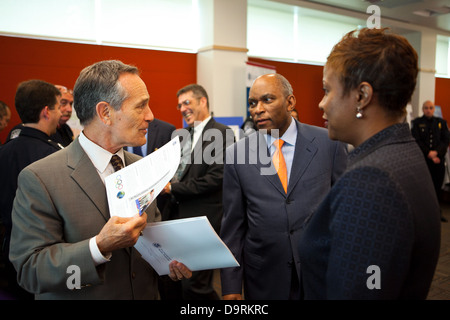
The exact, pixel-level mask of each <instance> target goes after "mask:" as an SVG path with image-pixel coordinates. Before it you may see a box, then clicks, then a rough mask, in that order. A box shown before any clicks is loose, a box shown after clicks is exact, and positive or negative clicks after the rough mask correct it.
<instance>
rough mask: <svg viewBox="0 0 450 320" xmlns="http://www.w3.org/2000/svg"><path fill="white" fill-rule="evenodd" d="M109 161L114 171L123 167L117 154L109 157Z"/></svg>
mask: <svg viewBox="0 0 450 320" xmlns="http://www.w3.org/2000/svg"><path fill="white" fill-rule="evenodd" d="M110 162H111V164H112V166H113V168H114V171H119V170H120V169H122V168H123V167H124V165H123V161H122V159H121V158H120V157H119V156H118V155H117V154H114V155H113V156H112V157H111V160H110Z"/></svg>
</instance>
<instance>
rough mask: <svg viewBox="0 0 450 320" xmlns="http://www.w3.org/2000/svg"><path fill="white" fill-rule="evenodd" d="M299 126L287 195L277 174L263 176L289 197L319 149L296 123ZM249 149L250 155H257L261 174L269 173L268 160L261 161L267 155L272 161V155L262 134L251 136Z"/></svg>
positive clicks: (257, 165)
mask: <svg viewBox="0 0 450 320" xmlns="http://www.w3.org/2000/svg"><path fill="white" fill-rule="evenodd" d="M296 124H297V140H296V142H295V151H294V159H293V161H292V167H291V175H290V177H289V185H288V191H287V194H286V193H285V192H284V189H283V185H282V184H281V181H280V179H279V178H278V175H277V174H276V173H275V174H262V175H263V176H264V177H265V178H266V179H267V180H268V181H269V182H270V183H271V184H272V185H273V186H274V187H275V189H277V190H278V191H279V192H280V193H281V194H283V195H285V196H289V194H290V193H291V192H292V190H293V189H294V188H295V186H296V185H297V183H298V182H299V180H300V179H301V177H302V176H303V174H304V173H305V171H306V169H307V168H308V166H309V164H310V163H311V161H312V159H313V158H314V156H315V154H316V153H317V147H316V146H315V145H314V144H312V143H311V141H310V140H308V139H306V138H305V136H304V135H303V134H302V130H303V127H302V124H301V123H299V122H296ZM250 137H251V138H250V139H249V145H250V146H249V148H250V154H257V159H258V161H257V163H256V164H255V166H256V168H257V169H258V171H259V172H260V174H261V173H263V172H268V171H269V169H268V165H267V164H265V162H267V159H261V157H262V156H263V155H264V154H266V155H267V157H268V158H269V159H270V153H269V149H268V146H267V142H266V139H265V138H264V136H263V135H262V134H260V133H258V134H256V135H254V136H250Z"/></svg>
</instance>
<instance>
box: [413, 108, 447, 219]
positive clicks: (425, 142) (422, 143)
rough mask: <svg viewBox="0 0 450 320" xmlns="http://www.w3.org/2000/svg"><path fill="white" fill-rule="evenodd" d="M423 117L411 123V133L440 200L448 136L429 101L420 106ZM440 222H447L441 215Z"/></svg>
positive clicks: (445, 128)
mask: <svg viewBox="0 0 450 320" xmlns="http://www.w3.org/2000/svg"><path fill="white" fill-rule="evenodd" d="M422 111H423V116H422V117H419V118H416V119H414V120H413V121H412V123H411V133H412V135H413V137H414V138H415V139H416V142H417V144H418V145H419V147H420V150H422V153H423V155H424V157H425V161H426V163H427V166H428V170H429V171H430V174H431V178H432V180H433V185H434V190H435V191H436V196H437V197H438V199H441V189H442V184H443V183H444V176H445V154H446V153H447V150H448V147H449V143H450V134H449V131H448V127H447V121H445V120H444V119H442V118H438V117H435V116H434V111H435V106H434V103H433V102H432V101H430V100H427V101H425V102H424V103H423V105H422ZM441 221H443V222H447V219H446V218H445V217H444V216H443V215H442V212H441Z"/></svg>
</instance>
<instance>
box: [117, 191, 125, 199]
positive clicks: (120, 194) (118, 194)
mask: <svg viewBox="0 0 450 320" xmlns="http://www.w3.org/2000/svg"><path fill="white" fill-rule="evenodd" d="M124 196H125V192H123V191H119V193H117V198H119V199H122V198H123V197H124Z"/></svg>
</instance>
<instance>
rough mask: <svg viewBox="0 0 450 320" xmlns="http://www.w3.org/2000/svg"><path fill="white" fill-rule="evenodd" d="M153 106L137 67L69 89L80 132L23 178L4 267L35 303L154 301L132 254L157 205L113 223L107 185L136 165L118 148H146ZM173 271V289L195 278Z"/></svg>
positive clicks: (89, 73) (92, 71)
mask: <svg viewBox="0 0 450 320" xmlns="http://www.w3.org/2000/svg"><path fill="white" fill-rule="evenodd" d="M149 98H150V97H149V94H148V91H147V88H146V86H145V84H144V82H143V81H142V79H141V78H140V77H139V71H138V69H137V68H136V67H133V66H128V65H125V64H123V63H122V62H120V61H113V60H112V61H101V62H98V63H95V64H93V65H91V66H89V67H87V68H85V69H83V70H82V71H81V73H80V76H79V78H78V79H77V81H76V83H75V89H74V101H75V109H76V112H77V116H78V117H79V119H80V122H81V124H82V125H83V126H84V130H83V132H82V133H81V134H80V136H79V137H78V138H77V139H76V140H75V141H74V142H73V143H71V144H70V145H69V146H68V147H67V148H65V149H63V150H61V151H60V152H56V153H54V154H53V155H52V156H49V157H47V158H45V159H43V160H41V161H37V162H35V163H33V164H32V165H30V166H28V167H27V168H25V169H24V170H23V171H22V172H21V174H20V175H19V180H18V189H17V193H16V198H15V200H14V206H13V212H12V220H13V228H12V236H11V250H10V259H11V261H12V263H13V264H14V267H15V268H16V270H17V273H18V281H19V284H20V285H21V286H22V287H23V288H25V289H26V290H28V291H30V292H32V293H34V294H35V296H36V298H37V299H156V298H157V278H156V276H157V275H156V273H155V271H154V270H153V269H152V268H151V267H150V265H149V264H148V263H147V262H146V261H145V260H143V259H142V257H141V255H140V254H139V252H137V251H136V250H135V249H134V248H133V245H134V244H135V243H136V241H137V239H138V237H139V235H140V232H141V231H142V230H143V228H144V227H145V226H146V223H147V222H151V221H157V220H159V219H160V214H159V211H158V210H157V208H156V204H155V203H154V202H153V203H152V205H151V206H150V207H149V208H148V209H147V211H146V213H144V214H142V216H139V215H137V216H134V217H132V218H120V217H110V215H109V209H108V202H107V197H106V190H105V186H104V179H105V177H106V176H108V175H109V174H111V173H113V172H114V171H117V170H118V169H120V167H121V166H123V164H124V165H129V164H131V163H133V162H135V161H137V160H139V159H140V157H139V156H136V155H133V154H131V153H129V152H126V151H124V150H123V147H124V146H127V145H131V146H138V145H143V144H144V143H145V142H146V139H145V134H146V132H147V126H148V122H150V121H152V120H153V114H152V112H151V110H150V108H149V105H148V103H149ZM117 157H119V158H118V159H117ZM113 159H116V160H113ZM111 160H113V161H112V162H110V161H111ZM120 162H122V165H119V166H117V163H120ZM170 269H171V273H170V277H171V278H172V279H173V280H179V279H182V278H184V277H190V275H191V271H190V270H189V269H187V268H186V267H185V266H184V265H183V264H182V263H179V262H177V261H172V262H171V265H170Z"/></svg>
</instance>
